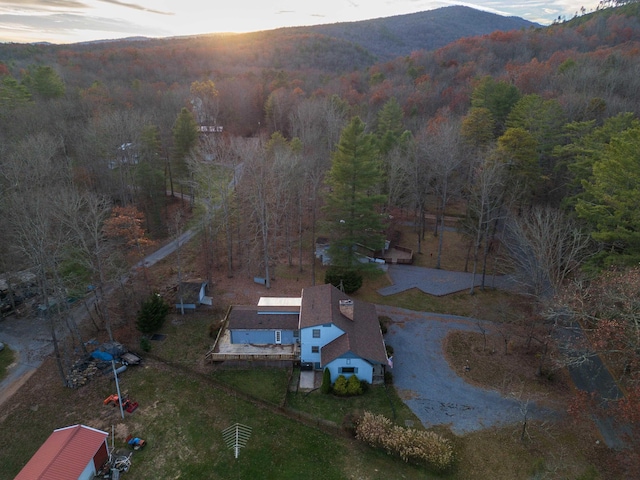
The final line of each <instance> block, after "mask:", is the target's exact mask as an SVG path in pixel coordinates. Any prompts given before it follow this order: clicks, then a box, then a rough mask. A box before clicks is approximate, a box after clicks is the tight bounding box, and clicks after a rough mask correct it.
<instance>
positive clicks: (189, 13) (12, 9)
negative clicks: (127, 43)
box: [0, 0, 598, 43]
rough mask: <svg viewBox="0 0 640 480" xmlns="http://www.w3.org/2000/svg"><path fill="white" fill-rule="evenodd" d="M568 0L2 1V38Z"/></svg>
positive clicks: (206, 28) (185, 31) (589, 4)
mask: <svg viewBox="0 0 640 480" xmlns="http://www.w3.org/2000/svg"><path fill="white" fill-rule="evenodd" d="M597 4H598V0H588V1H586V2H585V3H584V4H580V3H575V2H574V1H570V0H546V1H542V0H520V1H517V0H516V2H514V3H510V2H507V1H506V0H475V1H470V2H458V1H455V0H452V1H448V0H320V1H317V0H313V1H312V0H0V42H39V41H48V42H53V43H72V42H82V41H87V40H99V39H112V38H121V37H130V36H137V35H141V36H149V37H168V36H176V35H194V34H200V33H214V32H251V31H256V30H270V29H273V28H278V27H286V26H299V25H316V24H320V23H335V22H348V21H354V20H366V19H371V18H379V17H389V16H392V15H401V14H405V13H414V12H420V11H423V10H432V9H434V8H439V7H444V6H447V5H467V6H469V7H473V8H477V9H479V10H486V11H489V12H493V13H498V14H501V15H514V16H518V17H522V18H525V19H527V20H530V21H533V22H538V23H542V24H549V23H551V22H552V21H553V20H554V19H556V18H558V16H563V17H566V18H567V19H568V18H571V17H573V16H574V15H575V13H576V12H577V11H578V10H579V9H580V7H582V6H584V7H585V9H586V10H587V11H590V10H592V9H594V8H595V7H596V5H597Z"/></svg>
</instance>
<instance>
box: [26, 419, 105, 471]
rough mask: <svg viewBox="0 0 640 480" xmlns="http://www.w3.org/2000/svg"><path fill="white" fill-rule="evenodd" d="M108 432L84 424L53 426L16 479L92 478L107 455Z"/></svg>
mask: <svg viewBox="0 0 640 480" xmlns="http://www.w3.org/2000/svg"><path fill="white" fill-rule="evenodd" d="M108 436H109V434H108V433H107V432H103V431H102V430H96V429H95V428H91V427H87V426H85V425H73V426H70V427H65V428H59V429H57V430H54V431H53V433H52V434H51V435H50V436H49V438H47V440H46V441H45V442H44V443H43V444H42V446H41V447H40V448H39V449H38V451H37V452H36V453H35V454H34V455H33V457H31V460H29V462H28V463H27V464H26V465H25V466H24V467H23V469H22V470H20V473H18V476H17V477H16V478H15V480H76V479H77V480H92V479H93V478H94V477H95V475H96V474H97V472H98V471H99V470H100V468H101V467H102V466H103V465H104V464H105V463H106V462H107V460H108V459H109V451H108V445H107V437H108Z"/></svg>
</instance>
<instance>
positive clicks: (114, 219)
mask: <svg viewBox="0 0 640 480" xmlns="http://www.w3.org/2000/svg"><path fill="white" fill-rule="evenodd" d="M447 11H448V12H456V14H455V18H454V19H453V20H454V22H453V21H452V22H453V23H456V25H457V27H456V28H458V31H460V29H465V28H468V20H467V15H468V14H469V12H468V10H467V9H463V10H447ZM474 15H475V14H474ZM483 15H484V14H483ZM424 18H426V14H424V15H423V14H419V15H418V16H415V17H412V16H408V17H406V18H405V17H402V18H394V19H393V22H391V23H386V25H385V24H384V22H383V21H381V20H375V21H371V22H370V23H367V22H365V23H364V24H362V26H363V28H362V29H358V28H351V26H349V28H348V29H345V26H341V25H334V26H325V27H315V28H310V29H284V30H281V31H280V30H278V31H272V32H258V33H253V34H247V35H224V36H220V35H211V36H201V37H194V38H175V39H158V40H137V41H119V42H105V43H91V44H77V45H64V46H62V45H2V46H0V59H1V60H2V63H0V164H1V168H0V210H1V211H2V212H3V228H2V229H0V271H4V272H9V273H8V274H9V275H10V273H11V272H17V271H20V270H25V269H30V270H31V271H32V272H34V274H36V275H37V277H38V282H37V285H38V288H39V290H38V295H40V296H41V297H42V300H41V303H43V304H45V305H47V304H48V302H49V298H50V297H52V298H57V299H59V300H60V299H64V298H66V297H67V296H68V295H69V292H78V291H84V288H85V287H86V285H93V286H97V287H98V290H97V291H98V292H100V291H101V290H100V289H101V288H102V287H104V286H105V285H108V284H113V283H114V282H116V280H117V279H118V278H119V275H120V274H121V273H122V272H123V271H124V268H125V266H124V265H125V259H124V258H123V254H124V253H129V254H130V255H133V256H135V255H136V252H137V251H139V250H140V249H141V248H142V247H144V244H145V243H147V242H151V241H162V240H163V239H166V238H167V237H169V236H175V235H177V234H178V233H179V232H181V231H183V230H184V228H186V227H185V224H184V221H183V217H182V216H181V215H179V214H175V212H173V211H171V210H170V209H169V208H168V206H169V204H170V203H171V201H172V199H173V198H175V195H173V196H172V195H171V193H173V194H176V193H178V192H180V193H185V194H187V193H188V194H193V195H194V197H193V198H194V200H193V205H192V206H193V212H194V215H195V218H197V220H198V222H197V223H198V225H199V228H201V229H202V231H203V232H204V236H205V240H203V256H205V257H206V259H207V262H208V263H207V264H208V265H213V262H214V261H215V259H224V260H223V261H220V263H219V264H218V265H217V266H218V268H224V269H227V271H228V272H229V274H230V275H231V272H236V273H237V274H239V275H249V276H254V275H255V276H261V277H264V278H266V279H270V278H271V277H272V276H273V275H274V273H273V270H271V268H272V266H273V264H274V263H276V262H283V263H287V264H289V265H298V264H299V265H300V267H302V264H303V263H311V260H310V259H311V258H313V243H314V240H315V238H316V237H318V236H319V235H326V236H330V235H331V234H334V235H343V237H342V238H340V241H341V242H342V244H343V245H353V244H354V243H356V241H357V243H360V244H362V243H364V244H366V243H367V238H364V237H366V235H364V236H363V235H359V233H362V232H369V231H371V230H373V228H369V227H367V226H366V225H365V226H362V225H361V224H360V223H359V224H358V228H359V229H360V230H359V232H354V231H353V230H354V228H353V227H352V228H351V231H349V227H350V225H349V224H348V223H347V222H346V221H345V220H344V219H345V218H346V217H345V216H344V215H342V216H341V215H336V213H337V212H336V210H335V209H327V208H326V207H325V208H324V209H323V208H322V207H323V205H332V206H334V205H335V204H336V203H335V197H333V196H332V195H331V192H336V191H338V190H339V189H337V188H334V187H335V186H336V185H337V184H336V183H335V182H341V181H343V180H344V174H343V175H342V178H341V174H340V172H339V171H338V172H337V173H336V172H335V171H334V172H333V173H331V174H330V178H328V177H327V175H328V172H330V171H331V170H330V169H331V168H332V160H334V161H335V160H336V159H337V158H338V157H339V159H340V160H341V161H346V162H348V161H349V158H350V157H349V154H346V153H345V152H348V151H352V152H356V151H358V152H359V151H361V150H360V148H362V150H363V151H366V152H367V159H365V160H366V161H363V162H362V165H364V166H365V167H363V168H362V169H361V170H358V169H355V170H354V171H355V172H359V174H362V175H365V176H367V182H370V181H371V180H372V179H373V180H376V182H375V183H366V182H365V184H366V189H365V191H364V192H360V191H359V192H358V195H359V197H358V199H357V200H358V202H360V203H358V204H357V205H356V204H355V203H354V204H353V205H352V206H353V207H354V208H353V209H352V211H351V214H353V213H354V211H355V207H358V208H362V205H368V206H369V207H368V208H369V210H370V211H375V212H376V213H377V214H379V215H376V217H377V218H376V221H378V220H379V219H380V218H386V219H389V218H390V217H392V216H393V213H394V212H397V211H403V212H410V215H411V217H412V218H413V219H415V224H416V227H417V230H418V231H421V232H424V229H425V224H424V222H425V218H426V215H434V216H435V217H436V219H437V225H438V226H437V227H436V230H435V232H436V233H439V234H440V238H442V233H443V231H444V218H445V217H446V216H448V215H449V214H450V213H451V208H452V205H454V204H455V205H456V207H457V209H458V210H457V211H458V213H459V212H460V211H463V212H464V214H461V215H460V223H459V225H458V228H459V229H460V230H461V231H462V232H464V234H465V235H466V238H467V240H468V244H469V254H468V255H469V258H468V260H469V261H468V269H469V270H470V271H473V272H474V273H477V274H478V275H484V274H485V273H486V271H487V258H488V256H489V254H490V253H491V252H495V251H496V249H498V250H499V251H500V252H501V255H502V256H501V262H500V265H501V267H502V270H503V271H508V272H510V273H513V274H515V275H516V276H517V277H518V278H519V279H520V281H521V289H522V292H523V293H526V294H527V295H529V296H530V298H532V299H533V301H535V302H536V303H535V305H536V309H535V310H536V311H538V312H540V315H539V318H538V320H539V321H540V322H542V323H543V324H545V325H549V324H552V325H555V324H556V323H557V322H561V321H567V319H569V320H579V321H581V322H583V325H584V326H585V327H586V328H587V329H588V330H589V331H590V332H592V333H593V336H594V338H595V339H597V341H596V342H594V344H593V345H594V348H597V349H598V351H599V352H600V353H602V354H603V355H606V356H607V358H608V359H609V360H610V362H611V365H612V368H613V370H614V371H615V373H616V375H617V378H618V380H619V381H620V382H621V384H622V385H623V386H624V388H625V391H626V392H629V395H628V397H627V401H628V402H630V403H629V404H628V405H626V408H625V409H623V411H622V414H621V415H623V418H624V419H625V421H628V422H632V424H633V425H636V424H637V422H638V421H640V419H639V418H638V414H637V412H638V411H640V410H639V409H638V408H637V405H638V404H637V403H633V402H637V401H638V399H639V398H640V356H639V355H638V352H640V335H638V332H640V328H638V326H639V325H640V317H638V313H637V297H638V295H637V294H638V287H637V285H638V282H637V278H638V270H637V265H638V263H639V262H640V217H639V216H638V208H637V206H638V205H639V204H640V188H639V187H640V121H639V120H638V116H639V115H640V103H639V102H638V92H639V91H640V75H638V72H640V55H639V52H640V5H639V4H638V3H632V4H629V5H626V6H624V7H618V8H609V9H605V10H600V11H597V12H594V13H592V14H589V15H584V16H582V17H579V18H576V19H573V20H571V21H569V22H565V23H561V24H557V25H552V26H550V27H545V28H518V29H512V30H509V31H496V32H493V33H489V34H485V35H479V36H473V37H465V38H460V39H458V40H456V41H454V42H451V43H448V44H446V45H445V46H442V47H440V48H436V49H432V50H430V49H428V48H426V49H419V48H418V47H419V45H420V44H422V43H423V42H424V45H425V46H428V45H429V43H428V42H429V40H428V39H427V38H426V36H425V37H420V36H418V35H417V34H414V30H413V29H412V28H406V31H405V33H407V36H405V37H401V36H400V33H399V30H398V29H399V28H400V27H397V26H395V25H398V23H397V22H401V23H399V25H404V26H411V25H412V24H413V22H414V20H415V21H416V23H418V24H420V25H422V24H423V22H425V20H424ZM473 18H478V17H477V16H473ZM489 25H492V24H491V23H490V24H489ZM448 30H450V29H449V28H448ZM372 32H382V33H380V34H378V35H377V37H376V40H374V39H373V37H370V36H369V34H371V33H372ZM425 35H426V34H425ZM411 36H415V37H416V40H418V43H413V42H410V41H409V40H408V38H409V37H411ZM383 37H384V38H386V39H387V41H386V42H385V43H384V44H382V43H379V42H380V39H381V38H383ZM442 38H446V37H445V35H444V33H443V37H442ZM393 44H395V45H396V46H397V48H398V49H399V50H401V51H403V53H402V54H401V55H399V56H395V57H393V58H391V57H389V55H390V53H391V52H392V51H393V49H392V48H390V47H389V45H393ZM409 49H410V50H409ZM377 58H385V60H384V61H382V62H380V61H378V60H377ZM338 146H340V149H339V151H340V152H341V153H340V154H339V155H338V154H335V153H334V152H336V149H337V148H338ZM353 156H356V154H355V153H354V154H353ZM372 165H373V166H372ZM234 174H236V175H238V176H239V178H240V180H239V181H238V182H237V183H235V182H232V181H231V180H232V178H233V175H234ZM240 174H241V175H240ZM327 185H332V188H331V189H329V188H327ZM355 187H356V185H354V190H355ZM167 191H168V192H170V194H169V195H167V193H166V192H167ZM372 199H373V200H375V201H371V200H372ZM170 211H171V212H172V213H170ZM339 213H343V212H339ZM344 213H345V214H346V213H349V212H344ZM363 217H365V215H364V214H362V215H359V216H353V217H352V218H353V220H354V222H355V221H360V219H361V218H363ZM328 220H331V221H332V222H333V223H328V222H327V221H328ZM356 233H358V236H356ZM374 233H375V235H372V237H373V236H375V237H376V242H377V241H378V240H379V238H378V237H380V231H379V229H378V228H377V224H376V232H374ZM214 239H215V241H214ZM376 245H377V244H376ZM367 246H369V245H367ZM371 246H373V244H372V245H371ZM436 255H437V256H438V265H439V259H440V257H441V256H442V255H446V251H443V245H442V242H441V243H440V246H439V249H438V251H437V253H436ZM349 266H352V265H349ZM603 272H606V273H603ZM201 275H202V276H203V277H206V276H207V272H206V271H205V272H201ZM604 292H613V293H611V294H610V295H607V294H605V293H604ZM614 293H615V294H614ZM7 295H8V296H9V297H10V296H11V295H12V294H11V292H3V298H2V300H3V301H5V298H9V297H7ZM6 301H7V302H8V301H10V300H6ZM543 312H544V315H543ZM545 322H546V323H545ZM554 322H556V323H554ZM633 422H636V423H633ZM636 440H637V438H636Z"/></svg>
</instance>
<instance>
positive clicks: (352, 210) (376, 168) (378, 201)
mask: <svg viewBox="0 0 640 480" xmlns="http://www.w3.org/2000/svg"><path fill="white" fill-rule="evenodd" d="M381 181H382V174H381V168H380V160H379V156H378V151H377V149H376V147H375V140H374V137H373V135H371V134H368V133H365V124H364V123H363V122H362V120H361V119H360V118H359V117H355V118H354V119H353V120H352V121H351V123H349V125H347V126H346V127H345V128H344V130H343V131H342V134H341V136H340V142H339V144H338V147H337V149H336V150H335V151H334V152H333V156H332V163H331V170H330V171H329V175H328V180H327V183H328V184H329V186H330V187H331V190H330V192H329V193H328V194H327V197H326V204H325V207H324V213H325V218H326V220H327V222H328V227H327V229H328V230H329V231H330V234H331V247H330V249H329V255H330V256H331V263H332V265H334V266H337V267H347V268H354V267H357V266H358V265H359V263H358V261H357V255H356V248H357V246H358V245H363V246H365V247H367V248H370V249H373V250H377V249H380V248H382V247H383V245H384V231H383V229H384V224H383V221H382V216H381V212H380V208H381V206H382V205H384V203H385V196H384V195H381V194H379V193H378V191H379V186H380V184H381Z"/></svg>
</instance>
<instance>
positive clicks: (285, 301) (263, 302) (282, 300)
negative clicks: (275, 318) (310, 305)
mask: <svg viewBox="0 0 640 480" xmlns="http://www.w3.org/2000/svg"><path fill="white" fill-rule="evenodd" d="M301 301H302V299H301V298H300V297H260V300H258V306H259V307H298V310H299V309H300V302H301Z"/></svg>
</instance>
